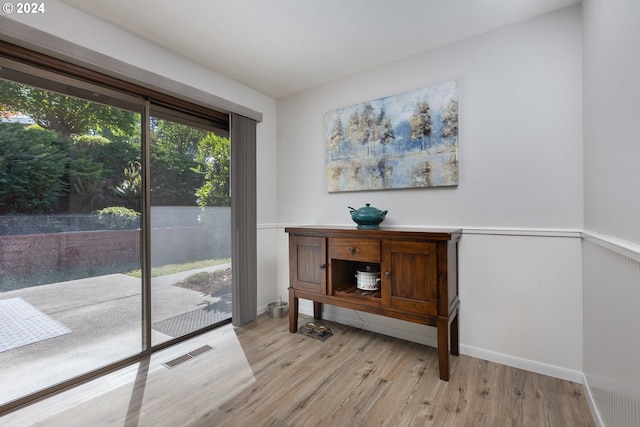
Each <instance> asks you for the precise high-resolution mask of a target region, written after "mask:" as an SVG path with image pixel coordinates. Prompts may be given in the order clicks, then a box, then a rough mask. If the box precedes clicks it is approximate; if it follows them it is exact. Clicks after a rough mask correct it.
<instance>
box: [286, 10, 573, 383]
mask: <svg viewBox="0 0 640 427" xmlns="http://www.w3.org/2000/svg"><path fill="white" fill-rule="evenodd" d="M581 61H582V59H581V15H580V7H579V6H576V7H571V8H568V9H565V10H562V11H559V12H556V13H553V14H550V15H546V16H543V17H539V18H536V19H532V20H529V21H526V22H522V23H519V24H516V25H512V26H509V27H506V28H503V29H500V30H497V31H493V32H491V33H488V34H485V35H482V36H479V37H474V38H473V39H469V40H466V41H463V42H460V43H457V44H453V45H450V46H447V47H444V48H441V49H437V50H434V51H430V52H427V53H424V54H421V55H418V56H415V57H412V58H409V59H406V60H403V61H399V62H396V63H393V64H389V65H387V66H384V67H380V68H376V69H372V70H369V71H367V72H364V73H361V74H358V75H355V76H353V77H350V78H346V79H343V80H340V81H336V82H333V83H331V84H328V85H325V86H322V87H319V88H317V89H314V90H309V91H306V92H303V93H299V94H297V95H293V96H291V97H288V98H285V99H281V100H279V101H278V130H277V132H278V164H279V170H278V209H279V211H278V218H279V221H280V222H281V223H283V224H284V225H292V224H346V225H349V224H352V223H351V220H350V217H349V215H348V212H347V206H354V207H358V206H362V205H364V203H365V202H370V203H372V204H373V205H374V206H376V207H379V208H381V209H388V210H389V214H388V215H387V219H386V220H385V223H384V225H389V226H390V225H403V226H404V225H412V226H435V227H438V226H456V227H463V228H464V229H465V235H463V237H462V239H461V243H460V297H461V345H462V351H463V352H467V353H472V354H474V355H478V356H482V357H485V358H487V359H493V360H499V361H501V362H502V363H508V364H512V365H517V366H521V367H525V368H527V369H531V370H537V371H540V372H545V373H552V374H554V375H557V376H560V377H565V378H571V379H574V380H580V379H581V374H580V373H581V371H582V360H581V357H580V354H581V348H582V330H581V320H582V305H581V300H582V293H581V275H582V272H581V263H580V253H581V252H580V244H579V242H580V240H579V236H580V235H579V232H578V230H580V229H581V228H582V209H583V194H582V193H583V191H582V80H581V75H582V74H581ZM451 79H456V80H458V82H459V104H460V107H459V110H460V185H459V186H458V187H457V188H439V189H411V190H394V191H375V192H353V193H338V194H335V193H333V194H329V193H327V192H326V189H325V182H324V135H323V132H324V131H323V129H324V127H323V115H324V113H325V112H326V111H330V110H333V109H335V108H339V107H344V106H348V105H353V104H356V103H360V102H364V101H368V100H373V99H377V98H380V97H384V96H388V95H393V94H397V93H402V92H406V91H410V90H414V89H418V88H422V87H428V86H430V85H433V84H436V83H439V82H443V81H447V80H451ZM471 233H473V234H471ZM280 239H281V241H280V243H279V248H280V253H279V257H278V260H279V270H278V293H279V294H281V295H286V287H287V284H288V278H287V275H288V267H287V262H288V259H287V256H286V235H285V234H284V233H281V234H280ZM489 248H491V249H490V250H489ZM505 248H508V250H505ZM480 257H481V259H482V260H483V263H478V262H477V260H478V259H479V258H480ZM551 299H553V302H552V303H551ZM560 307H562V309H560ZM301 309H302V310H310V305H308V304H307V305H301ZM558 311H560V312H561V316H562V318H561V321H558V319H557V318H555V317H554V316H553V315H554V314H556V313H557V312H558ZM307 312H309V311H307ZM327 312H328V314H329V315H330V316H333V317H334V318H336V319H339V320H341V321H343V322H345V323H352V324H354V325H356V326H363V327H365V328H368V329H372V330H377V331H380V332H384V333H389V334H391V335H395V336H401V337H404V338H407V339H414V340H416V341H425V342H427V343H429V342H431V343H433V342H434V341H433V339H432V338H433V336H434V332H433V330H432V329H431V328H428V327H423V326H419V325H412V324H409V323H407V322H402V321H397V320H393V319H383V318H380V317H379V316H369V315H367V316H363V315H362V314H361V313H360V314H356V313H354V312H351V311H349V310H342V309H335V308H330V307H327ZM496 320H500V321H499V322H498V321H496ZM425 336H426V337H427V338H426V339H425V338H424V337H425ZM516 337H517V339H516ZM551 343H553V345H550V344H551Z"/></svg>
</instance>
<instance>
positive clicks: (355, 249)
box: [329, 237, 380, 262]
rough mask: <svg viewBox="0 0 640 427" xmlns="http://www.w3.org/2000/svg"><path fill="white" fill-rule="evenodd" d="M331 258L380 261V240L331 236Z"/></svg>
mask: <svg viewBox="0 0 640 427" xmlns="http://www.w3.org/2000/svg"><path fill="white" fill-rule="evenodd" d="M329 258H335V259H344V260H351V261H366V262H380V240H375V239H348V238H339V237H334V238H330V239H329Z"/></svg>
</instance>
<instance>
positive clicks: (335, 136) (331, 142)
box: [327, 119, 344, 160]
mask: <svg viewBox="0 0 640 427" xmlns="http://www.w3.org/2000/svg"><path fill="white" fill-rule="evenodd" d="M343 142H344V131H343V130H342V120H340V119H338V120H336V123H335V124H334V125H333V129H332V130H331V135H329V138H328V139H327V148H329V150H330V151H331V160H334V154H335V153H336V152H337V151H339V150H340V147H341V146H342V143H343Z"/></svg>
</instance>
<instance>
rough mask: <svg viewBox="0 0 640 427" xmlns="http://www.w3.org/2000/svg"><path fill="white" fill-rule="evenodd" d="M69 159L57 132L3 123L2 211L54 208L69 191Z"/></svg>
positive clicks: (0, 164)
mask: <svg viewBox="0 0 640 427" xmlns="http://www.w3.org/2000/svg"><path fill="white" fill-rule="evenodd" d="M67 162H68V158H67V155H66V153H65V151H64V150H63V149H62V148H61V147H60V141H59V139H58V138H57V136H56V134H55V133H53V132H50V131H46V130H43V129H41V128H39V127H37V126H30V127H28V128H26V129H25V128H24V127H23V126H22V125H21V124H12V123H0V213H3V214H9V213H47V212H51V211H54V210H55V209H56V208H57V206H58V204H59V203H60V201H61V199H62V197H63V196H64V195H65V194H66V190H67V183H66V182H65V180H64V175H65V173H66V170H67Z"/></svg>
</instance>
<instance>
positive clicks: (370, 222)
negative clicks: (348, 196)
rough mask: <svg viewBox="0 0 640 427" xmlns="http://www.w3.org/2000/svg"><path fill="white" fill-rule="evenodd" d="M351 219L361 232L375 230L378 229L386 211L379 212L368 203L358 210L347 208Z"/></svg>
mask: <svg viewBox="0 0 640 427" xmlns="http://www.w3.org/2000/svg"><path fill="white" fill-rule="evenodd" d="M349 212H351V219H353V221H354V222H355V223H356V224H358V228H359V229H362V230H376V229H378V228H380V223H381V222H382V221H384V218H385V217H386V215H387V212H388V211H381V210H380V209H376V208H374V207H373V206H371V204H370V203H367V205H366V206H365V207H363V208H360V209H354V208H352V207H351V206H349Z"/></svg>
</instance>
